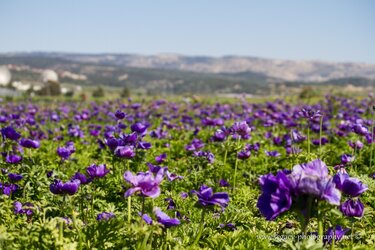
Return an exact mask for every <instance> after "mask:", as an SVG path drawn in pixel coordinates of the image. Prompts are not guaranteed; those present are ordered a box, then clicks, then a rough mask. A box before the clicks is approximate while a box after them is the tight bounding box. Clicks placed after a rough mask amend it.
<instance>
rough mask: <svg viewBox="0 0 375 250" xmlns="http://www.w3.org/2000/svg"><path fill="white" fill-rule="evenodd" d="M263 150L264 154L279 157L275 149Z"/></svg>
mask: <svg viewBox="0 0 375 250" xmlns="http://www.w3.org/2000/svg"><path fill="white" fill-rule="evenodd" d="M265 152H266V155H267V156H270V157H279V156H280V155H281V154H280V153H279V152H278V151H277V150H274V151H267V150H265Z"/></svg>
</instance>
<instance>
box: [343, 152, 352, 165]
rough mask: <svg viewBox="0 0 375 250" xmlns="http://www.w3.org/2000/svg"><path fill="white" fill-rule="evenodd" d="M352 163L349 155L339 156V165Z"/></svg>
mask: <svg viewBox="0 0 375 250" xmlns="http://www.w3.org/2000/svg"><path fill="white" fill-rule="evenodd" d="M352 161H354V156H352V155H349V154H343V155H342V156H341V163H342V164H348V163H349V162H352Z"/></svg>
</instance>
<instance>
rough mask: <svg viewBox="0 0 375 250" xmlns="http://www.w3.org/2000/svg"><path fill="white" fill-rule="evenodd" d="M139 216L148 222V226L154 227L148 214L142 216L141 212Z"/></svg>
mask: <svg viewBox="0 0 375 250" xmlns="http://www.w3.org/2000/svg"><path fill="white" fill-rule="evenodd" d="M139 216H141V217H142V219H143V220H144V221H145V222H146V224H148V225H152V219H151V217H150V216H149V215H148V214H142V213H141V212H139Z"/></svg>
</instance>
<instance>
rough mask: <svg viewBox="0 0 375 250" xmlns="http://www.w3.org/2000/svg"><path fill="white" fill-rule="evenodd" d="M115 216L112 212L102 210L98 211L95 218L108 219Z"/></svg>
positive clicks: (98, 219) (99, 219)
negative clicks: (101, 211)
mask: <svg viewBox="0 0 375 250" xmlns="http://www.w3.org/2000/svg"><path fill="white" fill-rule="evenodd" d="M113 217H115V215H114V214H113V213H112V212H109V213H108V212H103V213H100V214H98V215H97V216H96V220H97V221H103V220H105V221H108V220H109V219H111V218H113Z"/></svg>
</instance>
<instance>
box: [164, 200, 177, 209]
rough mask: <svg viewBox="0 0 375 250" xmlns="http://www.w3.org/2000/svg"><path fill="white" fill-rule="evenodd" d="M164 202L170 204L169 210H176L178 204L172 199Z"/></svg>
mask: <svg viewBox="0 0 375 250" xmlns="http://www.w3.org/2000/svg"><path fill="white" fill-rule="evenodd" d="M164 200H165V201H167V202H168V207H167V210H173V209H175V208H176V203H175V202H174V201H173V199H172V198H169V197H168V198H165V199H164Z"/></svg>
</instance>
